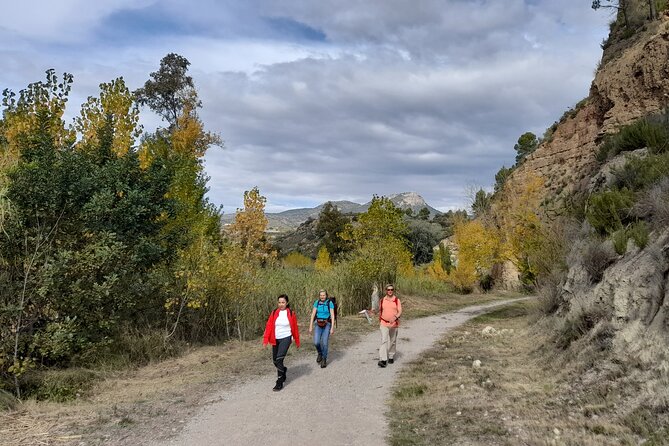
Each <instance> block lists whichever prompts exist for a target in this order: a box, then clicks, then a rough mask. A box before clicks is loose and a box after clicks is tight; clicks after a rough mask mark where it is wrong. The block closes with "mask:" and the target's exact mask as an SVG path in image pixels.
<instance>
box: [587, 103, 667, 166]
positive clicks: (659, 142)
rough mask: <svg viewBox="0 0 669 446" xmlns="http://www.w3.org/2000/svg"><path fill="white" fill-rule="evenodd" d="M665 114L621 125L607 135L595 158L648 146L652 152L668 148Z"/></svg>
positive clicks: (601, 158)
mask: <svg viewBox="0 0 669 446" xmlns="http://www.w3.org/2000/svg"><path fill="white" fill-rule="evenodd" d="M668 121H669V120H668V118H667V115H666V114H662V115H656V116H649V117H646V118H641V119H638V120H636V121H634V122H633V123H632V124H629V125H626V126H624V127H622V128H621V129H620V130H619V131H618V133H616V134H613V135H609V136H607V137H606V139H605V140H604V142H603V143H602V145H601V146H600V148H599V152H598V154H597V159H598V160H599V161H604V160H606V159H607V158H613V157H614V156H616V155H617V154H619V153H621V152H630V151H633V150H637V149H643V148H648V149H650V151H651V152H653V153H662V152H666V151H667V150H668V149H669V124H668Z"/></svg>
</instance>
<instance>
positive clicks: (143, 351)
mask: <svg viewBox="0 0 669 446" xmlns="http://www.w3.org/2000/svg"><path fill="white" fill-rule="evenodd" d="M186 347H187V344H186V342H185V341H183V340H181V339H177V338H170V339H169V340H166V339H165V332H164V331H163V330H144V331H141V330H135V329H131V330H128V331H125V332H123V333H122V334H121V335H120V336H119V338H118V340H117V341H115V342H114V343H113V344H111V345H109V346H108V348H105V349H103V350H97V351H96V350H88V351H87V353H86V356H84V357H82V358H81V359H82V362H83V363H93V364H95V363H102V364H107V363H109V362H112V363H117V365H119V366H134V365H144V364H148V363H151V362H157V361H162V360H165V359H167V358H171V357H174V356H177V355H179V354H181V353H182V352H183V351H184V350H186Z"/></svg>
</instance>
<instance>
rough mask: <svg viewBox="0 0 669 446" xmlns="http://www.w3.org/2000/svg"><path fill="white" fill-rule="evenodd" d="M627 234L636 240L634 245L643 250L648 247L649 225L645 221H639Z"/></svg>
mask: <svg viewBox="0 0 669 446" xmlns="http://www.w3.org/2000/svg"><path fill="white" fill-rule="evenodd" d="M627 234H628V235H629V237H630V238H631V239H632V240H634V243H635V244H636V245H637V246H638V247H639V248H641V249H643V248H645V247H646V245H648V237H649V231H648V225H647V224H646V222H645V221H638V222H636V223H634V224H633V225H632V226H631V227H630V228H629V229H628V230H627Z"/></svg>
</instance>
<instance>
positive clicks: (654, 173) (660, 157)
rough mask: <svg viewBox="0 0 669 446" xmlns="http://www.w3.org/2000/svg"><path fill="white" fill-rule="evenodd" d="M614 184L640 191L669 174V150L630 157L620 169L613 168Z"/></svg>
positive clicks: (618, 186)
mask: <svg viewBox="0 0 669 446" xmlns="http://www.w3.org/2000/svg"><path fill="white" fill-rule="evenodd" d="M613 176H614V183H613V186H614V187H616V188H618V189H622V188H627V189H630V190H633V191H639V190H642V189H645V188H647V187H649V186H650V185H652V184H655V183H657V182H658V181H659V180H660V179H662V178H664V177H666V176H669V152H664V153H660V154H653V153H651V154H648V155H646V156H640V157H636V156H634V157H629V158H628V159H627V161H626V162H625V164H624V165H623V166H622V167H620V168H619V169H614V170H613Z"/></svg>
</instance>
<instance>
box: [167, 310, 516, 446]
mask: <svg viewBox="0 0 669 446" xmlns="http://www.w3.org/2000/svg"><path fill="white" fill-rule="evenodd" d="M517 300H519V299H511V300H506V301H502V302H496V303H492V304H485V305H477V306H472V307H467V308H464V309H462V310H459V311H455V312H452V313H447V314H443V315H438V316H431V317H426V318H422V319H414V320H411V321H408V322H404V323H403V324H402V326H401V327H400V332H399V336H398V340H397V355H396V356H395V363H394V364H389V365H388V367H386V368H385V369H382V368H379V367H378V366H377V364H376V363H377V361H378V346H379V341H380V334H379V333H376V332H375V333H370V334H369V335H366V336H364V337H363V338H362V339H361V340H360V342H358V343H356V344H355V345H353V346H351V347H349V348H348V349H346V350H345V351H330V355H329V358H328V366H327V368H325V369H321V368H320V367H319V365H318V364H316V360H315V358H316V355H315V353H314V355H313V357H312V356H311V355H310V356H309V358H308V359H306V358H302V359H295V357H294V356H292V357H291V356H288V357H287V358H286V362H285V364H286V366H287V367H288V380H287V382H286V385H285V387H284V389H283V390H282V391H280V392H273V391H272V387H273V386H274V381H275V380H276V372H275V370H274V368H273V367H272V365H271V361H270V359H269V356H270V355H271V353H270V352H269V351H268V354H267V355H268V360H267V369H268V371H269V370H271V373H268V374H267V375H265V376H263V377H261V378H258V379H254V380H251V381H249V382H246V383H242V384H240V385H239V386H237V387H236V388H234V389H231V390H226V391H223V392H220V393H218V394H216V395H212V398H211V399H210V403H209V404H207V405H206V406H204V407H203V408H202V410H201V411H200V413H198V414H197V415H195V416H194V417H193V418H192V420H190V421H189V423H188V424H187V425H186V427H185V428H184V429H183V431H182V432H181V433H180V434H179V435H178V436H177V437H174V438H169V439H162V440H160V441H158V442H156V443H154V445H156V446H158V445H160V446H164V445H206V446H214V445H254V444H272V445H303V444H319V440H321V441H320V442H321V443H322V444H329V445H360V444H364V445H383V444H386V435H387V429H388V427H387V422H386V419H385V416H384V413H385V411H386V405H385V404H384V403H385V401H386V400H387V399H388V397H389V396H390V389H391V387H392V385H393V382H394V380H395V377H396V374H397V372H398V371H399V370H400V369H401V368H402V367H404V366H405V365H406V364H407V363H408V362H409V361H411V360H413V359H415V358H416V357H418V355H419V354H420V353H421V352H423V351H425V350H426V349H428V348H429V347H431V346H432V344H433V343H434V342H435V341H436V340H437V339H439V337H440V336H441V335H442V334H443V333H444V332H446V331H447V330H449V329H452V328H455V327H457V326H459V325H461V324H463V323H464V322H466V321H467V320H469V319H471V318H472V317H475V316H477V315H479V314H482V313H485V312H486V311H488V310H490V309H491V308H494V307H498V306H501V305H505V304H508V303H510V302H514V301H517ZM301 334H302V338H303V339H302V342H303V344H302V348H307V349H312V350H313V349H314V347H313V345H311V340H310V339H309V335H308V332H305V333H301ZM334 335H335V336H336V335H337V332H336V331H335V334H334ZM294 348H295V346H294V345H292V346H291V349H294Z"/></svg>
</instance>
